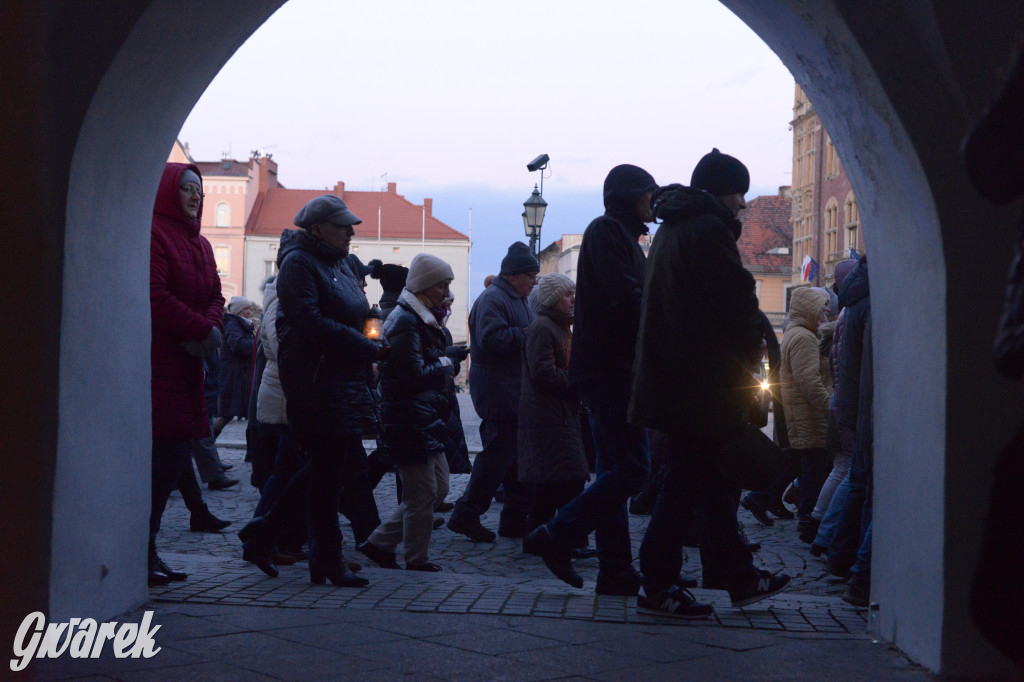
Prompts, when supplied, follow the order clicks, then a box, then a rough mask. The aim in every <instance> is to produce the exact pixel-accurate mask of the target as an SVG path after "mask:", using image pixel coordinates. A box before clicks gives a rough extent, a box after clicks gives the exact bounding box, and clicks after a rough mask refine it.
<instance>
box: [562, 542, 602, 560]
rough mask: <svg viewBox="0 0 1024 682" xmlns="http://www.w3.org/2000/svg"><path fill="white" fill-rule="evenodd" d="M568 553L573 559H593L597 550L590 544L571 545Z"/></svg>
mask: <svg viewBox="0 0 1024 682" xmlns="http://www.w3.org/2000/svg"><path fill="white" fill-rule="evenodd" d="M569 554H571V555H572V558H573V560H578V559H593V558H594V557H596V556H597V550H596V549H595V548H593V547H591V546H590V545H587V546H586V547H573V548H572V549H571V550H570V551H569Z"/></svg>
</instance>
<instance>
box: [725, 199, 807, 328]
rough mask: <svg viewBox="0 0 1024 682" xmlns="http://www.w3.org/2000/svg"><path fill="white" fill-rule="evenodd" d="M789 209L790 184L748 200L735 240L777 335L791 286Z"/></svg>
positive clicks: (791, 234) (762, 307) (787, 309)
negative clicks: (737, 238)
mask: <svg viewBox="0 0 1024 682" xmlns="http://www.w3.org/2000/svg"><path fill="white" fill-rule="evenodd" d="M792 210H793V209H792V202H791V199H790V188H789V187H780V188H779V193H778V194H776V195H774V196H760V197H757V198H755V199H751V200H749V201H747V207H746V208H745V209H744V210H743V211H741V212H740V215H739V219H740V220H741V221H742V222H743V232H742V233H741V234H740V238H739V241H737V243H736V247H737V248H738V249H739V252H740V259H741V260H742V261H743V267H745V268H746V269H747V271H749V272H750V274H752V275H753V276H754V282H755V284H756V286H757V302H758V306H759V307H760V308H761V310H762V311H764V313H765V314H766V315H767V316H768V319H769V320H771V322H772V326H773V327H774V328H775V330H776V332H777V333H778V334H780V335H781V334H782V321H783V319H784V318H785V316H786V313H787V312H788V311H789V290H790V288H791V287H792V286H793V279H792V272H791V269H792V262H793V261H792V250H793V248H792V247H793V226H792V225H791V224H790V222H789V219H790V214H791V213H792Z"/></svg>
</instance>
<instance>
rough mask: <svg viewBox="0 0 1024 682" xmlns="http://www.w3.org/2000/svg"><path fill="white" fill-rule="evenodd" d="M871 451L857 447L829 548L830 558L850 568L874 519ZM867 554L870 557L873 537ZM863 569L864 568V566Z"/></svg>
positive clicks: (840, 565)
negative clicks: (842, 505) (842, 504)
mask: <svg viewBox="0 0 1024 682" xmlns="http://www.w3.org/2000/svg"><path fill="white" fill-rule="evenodd" d="M873 465H874V462H873V458H872V453H871V451H870V450H868V451H867V452H864V451H863V450H861V448H860V447H855V448H854V451H853V460H852V461H851V462H850V492H849V494H848V495H847V496H846V504H845V506H844V507H843V509H842V511H841V512H840V513H839V520H838V521H837V523H836V534H835V537H834V538H833V539H832V544H831V546H829V549H828V558H829V562H830V563H831V564H832V565H833V566H836V567H838V568H847V569H848V568H851V567H852V566H853V564H854V562H855V561H856V560H857V552H858V551H859V550H860V547H861V544H862V542H863V540H864V539H865V534H866V533H867V530H868V527H869V525H870V522H871V516H872V505H871V487H872V486H871V480H872V469H873V468H874V466H873ZM868 542H869V545H868V547H869V549H868V554H867V556H868V557H870V540H869V541H868ZM862 572H864V569H863V568H862Z"/></svg>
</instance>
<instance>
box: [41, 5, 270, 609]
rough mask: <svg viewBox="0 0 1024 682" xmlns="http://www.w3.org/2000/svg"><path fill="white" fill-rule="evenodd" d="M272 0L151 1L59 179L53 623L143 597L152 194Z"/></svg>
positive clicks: (103, 86) (111, 68) (97, 98)
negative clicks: (60, 319)
mask: <svg viewBox="0 0 1024 682" xmlns="http://www.w3.org/2000/svg"><path fill="white" fill-rule="evenodd" d="M281 4H283V0H259V1H251V2H246V3H244V4H239V3H237V2H232V1H231V0H218V1H216V2H209V1H207V2H203V3H196V4H194V5H188V6H187V7H184V8H183V7H182V6H181V4H180V3H176V2H172V1H170V0H157V1H156V2H152V3H150V4H149V5H148V6H147V7H146V9H145V11H144V12H143V13H142V14H141V15H140V16H139V18H138V20H137V21H136V22H135V23H134V25H133V26H132V27H131V30H130V32H127V34H126V36H125V38H124V39H123V40H122V41H121V46H120V49H119V50H118V52H117V54H116V56H115V57H114V59H113V60H112V61H111V62H110V64H109V67H108V68H107V69H106V73H105V74H104V76H103V79H102V81H101V82H99V85H98V87H97V88H96V90H95V93H93V94H92V97H91V103H90V105H89V109H88V112H87V114H86V115H85V119H84V122H83V123H82V126H81V130H80V132H79V134H78V142H77V145H76V146H75V148H74V157H73V159H72V160H71V164H70V166H71V168H70V176H69V178H68V185H67V216H66V223H65V224H66V232H65V240H64V241H65V245H64V254H65V262H64V279H63V309H64V311H65V315H64V320H65V324H64V325H63V327H62V330H61V345H60V383H59V390H60V394H59V395H60V407H59V409H60V421H59V428H58V442H57V466H56V474H55V481H54V491H53V513H52V517H53V530H52V544H51V551H52V561H51V565H50V581H49V588H50V596H49V607H50V608H49V611H50V616H51V618H53V619H57V620H61V619H66V618H69V617H73V616H81V615H82V614H83V613H88V614H97V615H103V616H109V615H113V614H117V613H120V612H123V611H125V610H127V609H129V608H131V607H133V606H136V605H138V604H139V603H141V602H143V601H144V600H145V598H146V584H145V570H143V569H144V567H145V562H146V558H145V548H146V538H147V536H148V519H149V504H150V491H149V489H148V486H146V485H144V484H142V482H144V481H148V480H149V472H150V442H151V433H152V432H151V429H150V359H149V344H150V323H149V297H148V291H149V259H148V254H149V243H150V222H151V219H152V213H153V195H154V193H155V191H156V187H157V184H158V182H159V179H160V174H161V172H162V170H163V165H164V161H165V160H166V158H167V152H168V150H169V149H170V148H171V145H172V144H173V142H174V139H175V136H176V135H177V133H178V131H179V130H180V129H181V125H182V123H183V122H184V120H185V118H186V117H187V116H188V114H189V112H190V111H191V109H192V107H193V106H194V103H195V102H196V101H197V100H198V99H199V97H200V96H201V95H202V93H203V91H204V90H205V89H206V87H207V86H208V85H209V83H210V81H212V80H213V78H214V76H215V75H216V74H217V72H218V71H219V70H220V69H221V67H222V66H223V65H224V63H225V62H227V60H228V59H230V58H231V56H232V55H233V54H234V53H235V51H236V50H237V49H238V47H239V46H240V45H241V44H242V43H243V42H244V41H245V40H246V39H247V38H248V37H249V36H250V35H251V34H252V33H253V31H255V30H256V28H258V27H259V25H260V24H262V23H263V21H265V20H266V18H267V17H269V16H270V14H272V13H273V12H274V11H275V10H276V9H277V8H278V7H279V6H280V5H281Z"/></svg>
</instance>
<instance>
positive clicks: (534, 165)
mask: <svg viewBox="0 0 1024 682" xmlns="http://www.w3.org/2000/svg"><path fill="white" fill-rule="evenodd" d="M549 160H550V157H548V155H547V154H541V155H540V156H538V157H537V158H536V159H534V160H533V161H531V162H530V163H528V164H526V170H528V171H530V172H531V173H532V172H533V171H535V170H544V168H545V167H546V166H547V165H548V161H549Z"/></svg>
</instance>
